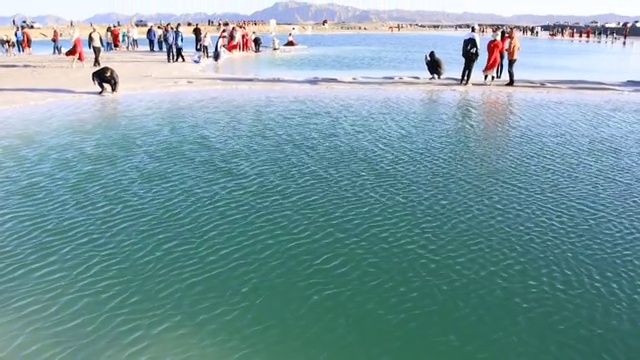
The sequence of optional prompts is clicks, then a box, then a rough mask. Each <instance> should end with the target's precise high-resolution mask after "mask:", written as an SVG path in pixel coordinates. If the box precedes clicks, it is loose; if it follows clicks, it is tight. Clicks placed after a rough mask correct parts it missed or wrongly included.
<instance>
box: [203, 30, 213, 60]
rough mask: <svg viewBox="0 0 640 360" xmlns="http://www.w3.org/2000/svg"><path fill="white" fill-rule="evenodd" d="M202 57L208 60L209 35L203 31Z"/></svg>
mask: <svg viewBox="0 0 640 360" xmlns="http://www.w3.org/2000/svg"><path fill="white" fill-rule="evenodd" d="M201 45H202V56H203V57H204V58H205V59H208V58H209V47H210V46H211V35H209V32H208V31H205V33H204V36H202V44H201Z"/></svg>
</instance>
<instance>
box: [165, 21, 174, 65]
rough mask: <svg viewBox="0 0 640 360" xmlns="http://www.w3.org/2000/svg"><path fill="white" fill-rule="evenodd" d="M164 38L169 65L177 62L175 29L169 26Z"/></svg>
mask: <svg viewBox="0 0 640 360" xmlns="http://www.w3.org/2000/svg"><path fill="white" fill-rule="evenodd" d="M163 37H164V46H165V47H166V48H167V62H168V63H172V62H176V54H175V52H174V51H173V49H174V46H175V41H176V36H175V34H174V33H173V29H172V28H171V27H169V26H167V28H166V29H165V32H164V34H163Z"/></svg>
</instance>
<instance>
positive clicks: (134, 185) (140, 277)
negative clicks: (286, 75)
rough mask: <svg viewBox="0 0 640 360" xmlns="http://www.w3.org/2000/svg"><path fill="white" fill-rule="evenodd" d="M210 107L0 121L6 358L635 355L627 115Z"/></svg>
mask: <svg viewBox="0 0 640 360" xmlns="http://www.w3.org/2000/svg"><path fill="white" fill-rule="evenodd" d="M211 95H212V94H211V92H202V93H188V92H186V93H169V94H155V95H153V96H148V95H133V96H127V97H119V98H100V99H96V100H93V99H92V100H87V101H78V102H75V103H73V104H74V106H73V107H72V106H68V105H69V104H58V105H57V106H54V105H52V106H45V107H43V108H41V109H40V110H38V109H35V110H34V109H31V110H29V112H27V110H24V111H22V110H17V111H15V110H14V111H12V112H11V113H10V114H11V116H6V117H5V116H4V114H9V112H2V114H3V118H5V119H6V121H5V120H3V122H2V123H1V124H0V126H2V132H1V133H0V171H1V172H2V176H0V189H2V191H0V203H1V204H2V207H0V303H2V304H3V306H2V308H0V358H8V359H12V358H23V359H40V358H51V359H55V358H90V359H141V358H145V357H146V358H174V359H204V358H207V359H209V358H215V359H222V360H225V359H349V360H353V359H424V358H429V359H499V358H500V359H503V358H504V359H535V360H538V359H591V358H609V359H624V358H630V357H632V356H633V354H636V353H638V351H640V347H639V346H640V345H639V344H638V342H637V325H638V323H637V317H636V314H638V313H640V305H639V304H640V301H639V300H640V284H639V283H638V281H637V279H638V277H639V276H640V270H639V269H640V266H639V265H640V261H639V258H638V255H637V254H638V251H640V235H639V230H640V229H639V225H638V224H640V199H639V197H638V194H640V170H639V169H638V167H637V164H638V163H640V143H639V142H638V141H637V139H638V137H639V136H640V124H639V123H638V122H637V114H638V113H639V112H640V104H639V103H638V102H637V101H636V100H633V99H635V98H631V97H627V96H623V95H616V96H610V95H593V96H581V97H576V96H573V95H571V94H568V95H567V94H543V93H520V94H519V93H511V92H510V93H491V92H466V91H461V92H457V91H435V90H431V91H419V90H406V91H401V92H390V91H386V90H363V89H349V90H336V89H324V90H322V89H295V90H293V89H291V90H279V91H270V92H267V91H252V92H239V91H237V90H228V91H225V92H224V93H216V94H215V96H211ZM176 101H179V103H176ZM54 110H55V111H54ZM622 110H624V111H622Z"/></svg>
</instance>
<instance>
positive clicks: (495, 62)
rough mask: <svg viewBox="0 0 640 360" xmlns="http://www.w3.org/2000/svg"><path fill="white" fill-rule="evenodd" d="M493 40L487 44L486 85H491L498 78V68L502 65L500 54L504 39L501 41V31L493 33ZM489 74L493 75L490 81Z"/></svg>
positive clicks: (484, 71)
mask: <svg viewBox="0 0 640 360" xmlns="http://www.w3.org/2000/svg"><path fill="white" fill-rule="evenodd" d="M491 39H492V40H491V41H489V43H488V44H487V65H485V67H484V70H482V72H483V73H484V83H485V84H486V85H491V84H492V83H493V80H495V79H496V70H497V69H498V66H499V65H500V54H502V41H500V33H498V32H494V33H493V34H492V35H491ZM489 76H491V81H490V82H489Z"/></svg>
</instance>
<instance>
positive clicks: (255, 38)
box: [253, 31, 262, 53]
mask: <svg viewBox="0 0 640 360" xmlns="http://www.w3.org/2000/svg"><path fill="white" fill-rule="evenodd" d="M260 47H262V39H261V38H260V36H258V35H257V34H256V32H255V31H254V32H253V51H255V52H257V53H259V52H260Z"/></svg>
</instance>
